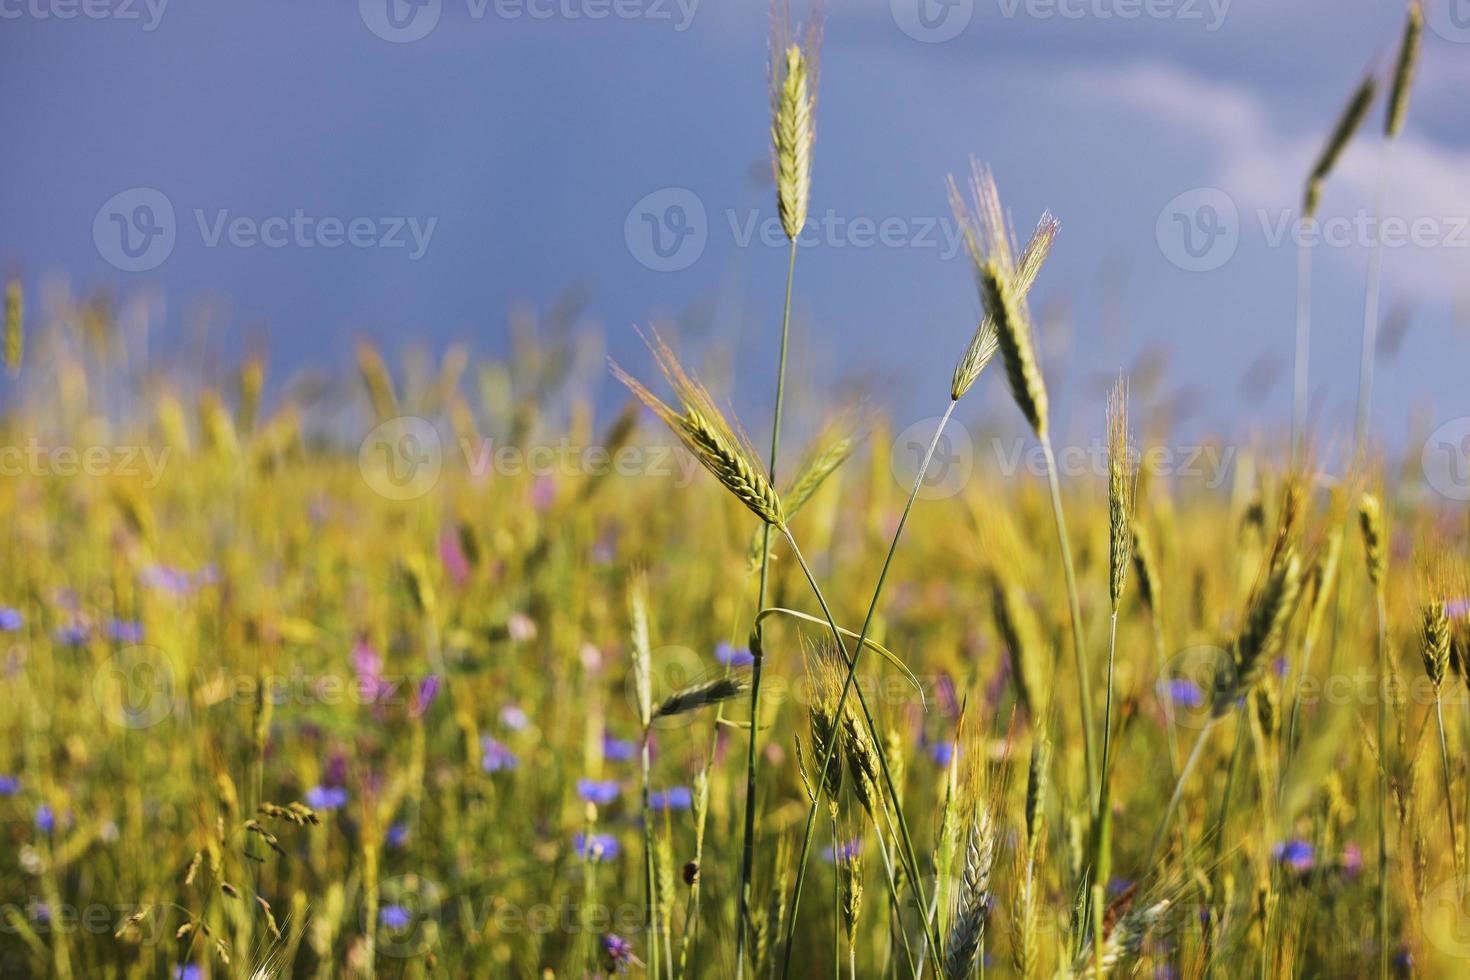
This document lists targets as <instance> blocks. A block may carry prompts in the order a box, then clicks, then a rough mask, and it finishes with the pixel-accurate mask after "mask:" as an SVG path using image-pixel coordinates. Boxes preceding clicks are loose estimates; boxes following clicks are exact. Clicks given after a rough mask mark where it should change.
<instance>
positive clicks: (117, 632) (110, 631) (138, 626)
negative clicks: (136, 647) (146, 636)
mask: <svg viewBox="0 0 1470 980" xmlns="http://www.w3.org/2000/svg"><path fill="white" fill-rule="evenodd" d="M107 635H108V636H109V637H110V638H111V639H112V642H114V643H142V642H143V624H142V623H140V622H137V621H136V620H131V619H114V620H113V621H112V622H110V623H108V624H107Z"/></svg>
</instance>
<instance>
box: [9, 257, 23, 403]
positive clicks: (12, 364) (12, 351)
mask: <svg viewBox="0 0 1470 980" xmlns="http://www.w3.org/2000/svg"><path fill="white" fill-rule="evenodd" d="M24 347H25V296H24V293H22V291H21V285H20V280H19V279H12V280H10V281H9V282H7V283H6V284H5V371H6V373H8V374H9V375H10V376H11V377H12V378H14V377H17V376H18V375H19V374H20V358H21V352H22V350H23V349H24Z"/></svg>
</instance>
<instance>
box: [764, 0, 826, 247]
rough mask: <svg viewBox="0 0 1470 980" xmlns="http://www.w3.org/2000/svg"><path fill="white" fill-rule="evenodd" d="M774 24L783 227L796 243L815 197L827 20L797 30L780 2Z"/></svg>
mask: <svg viewBox="0 0 1470 980" xmlns="http://www.w3.org/2000/svg"><path fill="white" fill-rule="evenodd" d="M771 26H772V32H771V73H770V85H771V150H772V154H771V165H772V168H773V169H774V170H775V176H776V205H777V208H778V210H779V212H780V214H781V228H782V230H784V231H785V232H786V237H787V238H788V239H790V240H791V241H793V242H794V241H796V238H797V236H798V235H800V234H801V230H802V228H804V227H805V226H806V214H807V204H808V201H809V200H810V198H811V186H812V147H813V145H814V144H815V143H816V123H815V116H816V108H817V53H818V50H819V49H820V47H821V39H822V29H821V19H820V16H818V17H816V18H814V19H813V20H812V22H811V23H810V24H808V25H807V26H806V27H805V28H804V29H802V30H800V31H796V32H793V30H792V28H791V14H790V11H789V9H787V7H786V5H785V3H778V4H777V5H776V6H775V7H774V8H773V9H772V16H771Z"/></svg>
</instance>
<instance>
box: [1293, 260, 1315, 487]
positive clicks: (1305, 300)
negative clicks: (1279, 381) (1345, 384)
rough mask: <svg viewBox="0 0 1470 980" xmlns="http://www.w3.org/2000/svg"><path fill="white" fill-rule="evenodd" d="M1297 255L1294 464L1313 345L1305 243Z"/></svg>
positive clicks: (1298, 456) (1302, 427)
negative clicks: (1308, 365)
mask: <svg viewBox="0 0 1470 980" xmlns="http://www.w3.org/2000/svg"><path fill="white" fill-rule="evenodd" d="M1296 255H1297V262H1296V362H1295V371H1294V374H1293V379H1292V388H1291V390H1292V399H1291V458H1292V462H1293V463H1295V462H1298V461H1299V460H1300V459H1301V449H1302V437H1303V434H1304V433H1305V431H1306V426H1307V364H1308V362H1309V361H1310V359H1311V343H1312V250H1311V249H1310V248H1309V247H1308V246H1307V244H1306V242H1305V240H1303V242H1302V243H1301V244H1298V245H1297V252H1296Z"/></svg>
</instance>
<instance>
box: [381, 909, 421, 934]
mask: <svg viewBox="0 0 1470 980" xmlns="http://www.w3.org/2000/svg"><path fill="white" fill-rule="evenodd" d="M378 921H379V922H381V923H382V924H383V925H384V926H386V927H388V928H389V929H406V928H408V925H409V923H411V922H413V916H412V915H410V914H409V911H408V909H406V908H404V907H403V906H402V905H384V906H383V907H382V908H381V909H379V910H378Z"/></svg>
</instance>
